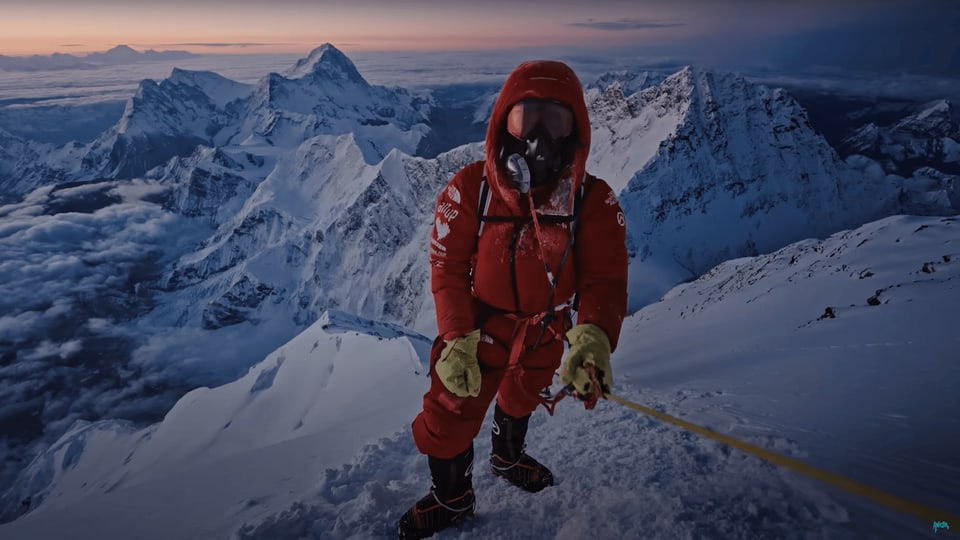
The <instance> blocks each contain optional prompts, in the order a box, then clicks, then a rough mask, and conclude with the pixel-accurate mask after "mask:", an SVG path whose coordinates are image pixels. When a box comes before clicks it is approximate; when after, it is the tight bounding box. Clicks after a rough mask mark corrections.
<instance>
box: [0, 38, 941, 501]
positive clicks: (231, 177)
mask: <svg viewBox="0 0 960 540" xmlns="http://www.w3.org/2000/svg"><path fill="white" fill-rule="evenodd" d="M585 95H586V99H587V103H588V107H589V110H590V114H591V121H592V126H591V127H592V130H593V133H592V137H593V147H592V149H591V158H590V163H589V165H588V170H589V171H590V172H592V173H594V174H597V175H598V176H600V177H602V178H604V179H606V180H607V181H608V182H609V183H610V184H611V185H612V186H613V187H614V190H615V192H616V193H618V195H619V197H620V200H621V204H622V206H623V207H624V211H625V214H626V219H627V228H628V235H629V239H628V241H629V247H630V251H631V255H632V259H631V282H630V305H631V310H638V309H640V308H642V307H643V306H645V305H648V304H650V303H652V302H655V301H657V300H658V299H659V298H660V297H661V296H662V295H663V294H664V293H666V292H667V291H669V290H670V289H671V288H672V287H673V286H674V285H676V284H677V283H680V282H683V281H688V280H691V279H694V278H696V277H698V276H700V275H702V274H703V273H705V272H707V271H708V270H710V269H711V268H713V267H714V266H715V265H716V264H718V263H720V262H723V261H725V260H728V259H732V258H737V257H742V256H751V255H757V254H760V253H765V252H770V251H773V250H776V249H778V248H781V247H782V246H784V245H787V244H789V243H791V242H795V241H797V240H802V239H805V238H810V237H821V238H822V237H825V236H827V235H829V234H831V233H833V232H836V231H838V230H841V229H846V228H850V227H855V226H859V225H861V224H863V223H866V222H868V221H872V220H875V219H879V218H882V217H884V216H889V215H894V214H900V213H923V214H931V215H951V214H956V213H957V212H958V209H960V195H958V190H960V186H958V180H957V177H956V176H953V175H951V174H949V173H946V172H943V171H939V170H937V169H933V168H926V169H921V170H918V171H917V172H916V174H915V175H914V176H911V177H909V178H904V177H902V176H896V175H891V174H888V172H886V171H884V170H883V167H882V165H881V164H879V163H878V162H876V161H874V160H873V159H871V158H869V157H865V156H860V155H854V156H851V157H849V158H847V159H846V160H841V159H840V158H839V157H838V155H837V154H836V152H835V151H834V150H833V149H832V148H830V146H829V145H828V144H827V143H826V142H825V141H824V139H823V138H822V137H820V136H819V135H818V134H817V132H816V130H815V129H814V128H813V126H811V125H810V122H809V120H808V119H807V117H806V114H805V112H804V110H803V109H802V108H801V107H800V106H799V105H798V104H797V103H796V101H794V100H793V99H792V98H790V96H789V95H788V94H786V93H785V92H784V91H782V90H778V89H770V88H767V87H764V86H760V85H755V84H750V83H748V82H747V81H746V80H744V79H743V78H741V77H738V76H735V75H728V74H721V73H715V72H711V71H704V70H700V69H695V68H685V69H683V70H680V71H679V72H677V73H675V74H673V75H670V76H669V77H661V76H659V75H644V74H641V73H635V72H623V73H614V74H610V75H607V76H604V77H601V79H600V80H599V81H596V82H591V83H590V84H588V85H587V89H586V94H585ZM491 105H492V99H491V96H490V95H485V96H483V97H481V98H478V101H477V102H476V103H472V104H471V105H470V107H476V109H475V111H474V114H473V119H474V120H476V119H478V118H479V119H485V118H486V116H485V114H488V111H485V110H484V107H485V106H486V107H488V106H491ZM434 113H438V114H440V113H442V111H438V110H436V102H435V101H434V100H433V99H432V97H431V96H430V95H429V94H411V93H410V92H408V91H406V90H403V89H399V88H384V87H377V86H372V85H369V84H368V83H366V81H365V80H364V79H363V77H362V76H361V75H360V74H359V73H358V72H357V70H356V68H355V67H354V66H353V64H352V63H351V62H350V61H349V59H348V58H347V57H346V56H344V55H343V53H341V52H340V51H338V50H337V49H335V48H334V47H332V46H330V45H324V46H322V47H320V48H318V49H316V50H315V51H313V52H312V53H311V54H310V55H309V56H308V57H306V58H304V59H302V60H301V61H300V62H297V64H296V65H294V66H292V67H291V68H289V69H288V70H286V71H285V72H284V73H283V74H276V73H272V74H269V75H267V76H266V77H264V78H262V79H261V80H260V81H259V82H258V83H256V84H254V85H247V84H241V83H237V82H234V81H231V80H229V79H226V78H223V77H221V76H219V75H217V74H215V73H210V72H191V71H185V70H174V72H173V73H172V74H171V76H170V77H168V78H167V79H164V80H162V81H160V82H154V81H144V82H143V83H142V84H141V85H140V88H139V90H138V91H137V93H136V95H135V96H134V97H133V98H131V99H130V101H129V102H128V103H127V106H126V110H125V112H124V115H123V118H122V119H121V121H120V122H119V123H118V124H117V125H116V126H114V127H113V128H111V129H110V130H108V131H107V132H105V133H103V134H102V135H101V136H100V137H98V138H97V140H95V141H93V142H92V143H90V144H78V143H72V144H67V145H63V146H54V145H40V144H37V143H34V142H29V141H24V140H22V139H19V138H17V137H14V136H12V135H9V134H7V133H3V132H0V203H4V202H5V203H7V204H5V205H4V206H0V250H2V251H3V253H4V254H5V255H6V256H5V257H3V259H4V262H3V263H0V265H2V266H0V268H3V269H4V270H5V271H6V273H5V274H3V275H4V276H6V277H5V278H4V281H3V282H2V283H0V293H3V294H0V302H2V304H0V305H2V306H3V308H4V309H3V312H2V313H0V357H2V358H3V362H2V363H0V383H2V384H0V394H2V396H0V397H2V398H3V401H4V402H5V403H16V404H18V405H17V406H15V407H7V408H4V409H0V422H3V423H4V425H10V426H12V428H16V429H18V430H20V431H19V433H22V434H24V435H23V436H17V437H13V438H10V439H9V440H6V441H5V442H3V443H2V444H4V445H6V446H7V447H8V448H11V449H12V451H9V452H5V459H6V464H5V468H4V469H3V470H2V471H0V479H7V478H11V477H12V474H13V473H15V472H16V471H18V470H19V469H20V468H21V467H22V466H23V465H25V463H24V460H25V459H29V457H30V456H32V455H33V453H35V452H37V451H39V450H40V449H41V448H43V446H44V444H45V443H49V442H52V441H53V440H56V439H57V438H59V437H60V435H61V434H63V433H64V432H66V431H67V430H68V429H69V427H70V425H71V424H72V423H73V422H74V420H78V419H87V420H93V419H99V418H104V417H106V418H127V419H134V420H138V421H142V420H144V419H157V417H158V416H159V415H161V414H162V413H163V412H165V411H166V410H167V408H168V407H169V406H170V405H172V404H173V402H174V401H176V398H177V397H179V395H180V393H182V391H184V390H185V387H194V386H219V385H222V384H225V383H228V382H229V381H232V380H234V379H236V378H237V377H239V376H241V375H242V374H243V373H244V372H246V370H247V369H248V368H249V366H251V365H253V364H254V363H255V362H257V361H259V360H261V359H262V358H264V357H265V356H267V355H268V354H269V353H270V352H271V351H273V350H274V349H276V348H277V347H279V346H280V345H282V344H283V343H285V342H287V341H288V340H290V339H292V338H294V337H295V336H296V335H297V334H298V333H300V332H301V331H303V330H304V329H305V328H307V327H309V326H310V325H311V324H312V323H313V322H314V321H316V320H318V318H320V317H322V316H323V314H324V313H326V312H328V311H329V310H331V309H334V310H342V311H346V312H349V313H352V314H355V315H359V316H362V317H365V318H369V319H373V320H377V321H380V322H381V323H391V324H399V325H403V326H405V327H407V328H410V329H411V331H415V332H418V333H420V334H423V335H427V336H430V335H432V333H433V330H434V315H433V310H432V298H431V297H430V295H429V294H428V293H429V283H428V276H429V268H428V265H427V257H426V249H425V246H426V245H427V241H428V235H429V228H430V225H431V219H430V216H431V213H432V209H433V204H434V201H435V197H436V195H437V193H438V192H439V190H440V189H441V187H442V186H443V185H444V183H445V182H446V181H447V180H448V179H449V178H450V177H451V176H452V175H453V174H454V173H455V172H456V171H457V170H458V169H459V168H460V167H462V166H463V165H465V164H467V163H469V162H471V161H474V160H477V159H481V158H482V155H483V148H482V142H480V141H478V142H474V143H470V144H466V145H463V146H458V147H455V148H453V149H450V150H448V151H445V152H442V153H440V154H439V155H437V156H436V157H435V158H430V159H425V158H421V157H416V156H415V154H416V153H417V150H418V148H420V147H421V145H422V144H423V142H424V141H425V140H426V138H427V137H428V136H430V137H433V139H432V140H434V141H436V140H438V139H442V138H443V132H442V131H432V130H441V129H443V127H442V124H441V123H439V122H433V121H432V120H433V119H434V118H435V117H434ZM918 136H919V135H918ZM76 282H79V283H81V284H82V286H80V287H73V285H72V284H73V283H76ZM378 324H380V323H378ZM105 351H107V353H105ZM105 357H106V358H109V360H110V361H105ZM55 373H60V374H61V375H57V376H56V378H52V376H51V374H55ZM67 375H68V376H67ZM74 381H87V383H86V384H85V385H78V384H76V383H75V382H74ZM145 398H146V399H145ZM25 425H26V426H28V427H29V429H23V426H25ZM131 429H133V428H131ZM11 432H12V431H11ZM60 448H61V449H63V447H60ZM38 474H39V476H40V477H43V478H46V477H44V474H45V473H44V474H40V473H36V474H33V476H31V478H36V477H37V475H38ZM26 482H27V483H26V484H24V481H23V480H22V481H21V482H20V483H18V484H17V486H18V487H17V488H16V489H15V490H14V491H12V492H10V494H8V496H7V498H6V499H5V500H6V503H7V506H6V507H5V508H4V514H5V515H7V516H8V517H9V516H12V515H16V514H17V513H19V512H20V511H22V510H24V508H21V507H20V506H19V503H20V501H22V500H24V497H25V496H29V494H30V493H35V494H36V493H39V492H40V490H41V487H37V486H38V484H35V483H33V482H34V480H29V481H26ZM40 484H43V482H42V481H41V482H40ZM25 485H26V486H27V487H24V486H25Z"/></svg>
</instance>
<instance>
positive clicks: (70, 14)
mask: <svg viewBox="0 0 960 540" xmlns="http://www.w3.org/2000/svg"><path fill="white" fill-rule="evenodd" d="M850 5H851V4H850V3H846V4H844V5H841V3H838V2H828V1H824V0H808V1H805V2H797V1H789V0H788V1H782V0H781V1H770V2H763V1H759V0H729V1H723V0H687V1H683V0H681V1H665V0H634V1H622V0H594V1H591V2H576V1H569V0H554V1H550V2H544V1H528V2H523V1H520V0H510V1H504V0H474V1H469V2H467V1H457V0H446V1H436V0H351V1H322V0H313V1H309V0H269V1H258V0H233V1H223V0H221V1H212V0H189V1H186V0H168V1H152V0H151V1H144V0H125V1H120V0H89V1H87V0H32V1H24V0H2V1H0V54H3V55H31V54H50V53H54V52H62V53H72V54H84V53H88V52H93V51H102V50H105V49H107V48H110V47H112V46H114V45H117V44H127V45H130V46H132V47H134V48H137V49H147V48H155V49H178V50H188V51H191V52H200V53H233V54H236V53H274V52H277V53H279V52H285V53H286V52H289V53H294V52H304V51H308V50H310V49H311V48H313V47H314V46H316V45H317V44H319V43H323V42H331V43H334V44H336V45H337V46H338V47H340V48H342V49H345V50H399V49H483V48H507V47H523V46H542V45H585V46H601V47H602V46H615V45H627V44H629V45H643V44H659V45H662V44H669V43H674V42H683V41H685V40H691V39H700V38H702V37H704V36H723V35H729V36H737V35H740V36H742V35H745V34H746V35H753V36H763V35H764V34H777V33H784V32H794V31H802V30H806V29H811V28H816V27H817V26H818V25H822V24H824V21H837V20H844V19H851V18H853V17H855V13H856V11H857V10H856V9H853V8H851V7H850Z"/></svg>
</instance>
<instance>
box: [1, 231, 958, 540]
mask: <svg viewBox="0 0 960 540" xmlns="http://www.w3.org/2000/svg"><path fill="white" fill-rule="evenodd" d="M958 227H960V222H958V220H957V219H955V218H937V217H929V218H922V217H906V216H901V217H892V218H887V219H884V220H881V221H878V222H874V223H870V224H867V225H865V226H863V227H861V228H858V229H855V230H850V231H845V232H842V233H838V234H836V235H833V236H831V237H830V238H828V239H826V240H823V241H819V240H805V241H802V242H799V243H796V244H792V245H790V246H787V247H785V248H783V249H781V250H779V251H777V252H775V253H772V254H769V255H763V256H759V257H754V258H747V259H738V260H733V261H728V262H725V263H723V264H721V265H719V266H718V267H716V268H714V269H712V270H711V271H710V272H708V273H707V274H706V275H704V276H703V277H701V278H700V279H698V280H696V281H694V282H691V283H689V284H685V285H681V286H679V287H677V288H675V289H673V290H672V291H671V292H670V293H669V294H668V295H666V297H665V298H664V300H662V301H661V302H658V303H655V304H652V305H650V306H647V307H646V308H644V309H642V310H640V311H639V312H637V313H635V314H634V315H632V316H631V317H629V318H628V320H627V321H626V322H625V325H624V330H623V337H622V341H621V343H622V344H621V346H620V348H619V350H618V351H617V352H616V353H615V354H614V358H613V366H614V372H615V374H616V384H615V387H614V391H615V392H616V393H618V394H620V395H623V396H625V397H627V398H628V399H632V400H635V401H638V402H640V403H644V404H647V405H649V406H652V407H655V408H657V409H659V410H663V411H666V412H668V413H670V414H673V415H676V416H680V417H682V418H684V419H686V420H688V421H692V422H696V423H700V424H703V425H706V426H708V427H710V428H711V429H713V430H715V431H719V432H722V433H728V434H730V435H733V436H735V437H738V438H741V439H745V440H747V441H750V442H752V443H754V444H758V445H760V446H763V447H766V448H769V449H771V450H773V451H776V452H780V453H784V454H787V455H790V456H793V457H796V458H798V459H802V460H804V461H807V462H809V463H812V464H815V465H818V466H820V467H823V468H827V469H829V470H833V471H835V472H838V473H840V474H844V475H847V476H850V477H852V478H854V479H856V480H858V481H861V482H864V483H867V484H870V485H873V486H876V487H878V488H880V489H883V490H885V491H888V492H891V493H894V494H896V495H898V496H901V497H904V498H908V499H911V500H914V501H917V502H920V503H922V504H925V505H928V506H932V507H934V508H939V509H942V510H944V511H945V512H949V513H950V514H951V515H957V513H958V512H960V504H958V501H957V499H956V498H955V497H954V494H955V493H956V492H957V490H958V489H960V458H958V456H960V436H958V433H960V398H958V395H957V394H956V392H954V391H952V390H953V389H955V388H956V387H957V385H958V383H960V369H958V367H960V366H958V365H957V363H956V350H957V347H958V344H960V341H958V338H957V336H956V333H955V332H954V331H953V329H955V328H956V327H957V324H958V323H960V317H958V315H957V311H956V310H955V309H953V307H954V306H955V305H956V303H957V301H958V300H960V230H958ZM827 308H830V310H829V313H832V315H827V313H828V311H827ZM427 346H428V340H426V338H423V337H418V336H416V335H414V334H411V333H403V332H402V331H401V330H399V329H397V328H388V327H384V326H383V325H380V324H376V323H370V322H364V321H362V320H360V319H356V318H350V317H347V316H345V315H344V314H340V313H333V314H331V315H328V316H325V317H323V318H321V319H320V320H319V321H318V322H317V323H316V324H315V325H313V326H312V327H311V328H309V329H308V330H306V331H305V332H304V333H302V334H301V335H299V336H298V337H296V338H295V339H294V340H292V341H291V342H290V343H288V344H287V345H284V346H283V347H281V348H280V349H278V350H277V351H276V352H274V353H272V354H270V355H268V356H267V358H266V359H264V361H263V362H261V363H260V364H258V365H256V366H254V367H253V368H252V369H251V370H250V372H249V373H248V374H247V375H246V376H245V377H243V378H241V379H239V380H238V381H236V382H234V383H230V384H228V385H225V386H222V387H219V388H213V389H199V390H195V391H194V392H191V393H190V394H187V395H186V396H184V398H183V399H181V400H180V401H179V402H178V404H177V405H176V406H175V407H174V408H173V410H172V411H171V412H170V413H169V414H168V415H167V417H166V418H165V419H164V421H163V422H161V423H159V424H156V425H154V426H151V427H148V428H145V429H141V430H134V429H132V428H129V427H126V426H122V425H118V424H116V423H112V422H108V423H101V424H92V425H89V424H85V425H78V426H77V427H76V428H75V429H74V430H72V431H71V432H70V433H68V434H66V435H65V436H64V437H63V438H62V439H61V440H60V441H59V442H58V443H57V444H56V445H55V446H54V447H52V448H51V450H50V451H48V452H47V453H45V454H44V455H43V456H41V457H39V458H38V459H37V460H36V461H35V462H34V464H33V465H31V467H30V468H29V469H28V471H27V473H25V475H24V476H23V477H22V478H21V480H20V482H19V483H18V484H17V486H18V487H19V488H21V489H22V491H21V494H22V495H26V494H28V493H29V494H33V495H34V497H35V500H36V501H40V499H41V497H43V500H42V502H34V503H33V504H35V505H36V506H37V507H36V508H35V510H34V511H33V512H31V513H30V514H28V515H26V516H25V517H23V518H21V519H20V520H18V521H16V522H13V523H11V524H7V525H3V526H0V536H3V537H4V538H7V537H10V538H31V539H37V540H42V539H45V538H59V537H61V536H62V534H63V532H64V531H70V534H71V537H72V538H78V539H84V538H90V539H105V538H132V537H136V538H143V539H150V538H164V539H170V538H243V539H268V538H269V539H277V538H380V537H389V535H390V534H391V533H392V528H393V526H394V523H395V520H396V519H397V518H398V517H399V515H400V514H401V513H402V512H403V510H405V508H406V507H407V506H408V505H409V504H411V503H412V502H413V501H414V500H415V499H416V498H418V497H419V496H420V495H422V493H423V492H424V490H425V489H426V487H427V485H428V477H427V471H426V461H425V459H424V458H423V457H422V456H420V455H419V454H418V453H417V452H416V450H415V448H414V446H413V444H412V440H411V437H410V432H409V429H408V427H407V426H408V424H409V422H410V420H411V419H412V417H413V415H414V414H415V413H416V412H417V410H418V408H419V404H420V396H421V394H422V392H423V391H425V389H426V387H427V380H426V378H425V377H424V374H423V372H422V371H423V369H422V366H423V362H424V356H423V354H424V352H425V350H426V347H427ZM488 451H489V438H488V436H487V435H486V433H484V434H482V435H481V436H480V437H479V438H478V440H477V454H478V456H479V457H478V467H477V471H476V473H475V487H476V489H477V491H478V508H479V510H478V512H479V514H478V517H477V519H476V520H475V521H473V522H472V523H470V524H469V525H467V527H466V528H465V529H463V530H454V531H450V532H447V533H443V534H441V535H439V536H438V538H497V539H501V538H583V537H585V536H596V537H603V538H667V537H669V538H702V537H711V538H712V537H723V538H822V537H827V538H894V537H895V538H908V537H919V536H920V535H923V534H929V533H930V523H927V522H920V521H919V520H916V519H914V518H912V517H909V516H903V515H900V514H897V513H895V512H893V511H890V510H888V509H886V508H883V507H878V506H876V505H874V504H872V503H869V502H866V501H863V500H860V499H857V498H856V497H853V496H851V495H848V494H845V493H843V492H839V491H837V490H835V489H833V488H829V487H825V486H824V485H822V484H818V483H816V482H815V481H813V480H810V479H807V478H805V477H802V476H799V475H797V474H795V473H792V472H787V471H784V470H781V469H777V468H775V467H774V466H772V465H769V464H767V463H764V462H761V461H760V460H758V459H756V458H753V457H749V456H746V455H744V454H742V453H740V452H738V451H736V450H730V449H728V448H726V447H724V446H722V445H720V444H719V443H714V442H711V441H708V440H704V439H701V438H699V437H697V436H696V435H693V434H690V433H687V432H684V431H682V430H679V429H678V428H674V427H670V426H667V425H665V424H661V423H659V422H657V421H655V420H653V419H650V418H647V417H644V416H641V415H639V414H637V413H635V412H633V411H632V410H629V409H626V408H622V407H620V406H619V405H616V404H614V403H612V402H602V403H601V404H600V406H599V407H598V408H597V410H595V411H592V412H588V411H584V410H583V409H582V408H581V407H580V405H579V404H577V403H576V402H573V401H569V402H568V401H565V402H563V403H562V404H561V405H560V407H559V409H558V414H557V415H556V416H555V417H548V416H546V414H545V413H544V412H543V411H538V412H537V413H535V415H534V419H533V422H532V427H531V434H530V437H529V446H528V451H529V452H531V454H533V455H536V456H537V457H538V458H540V459H542V460H543V461H544V462H546V463H548V464H550V465H551V466H552V467H553V470H554V472H555V474H556V476H557V478H558V483H557V485H556V486H554V487H552V488H549V489H548V490H546V491H544V492H542V493H540V494H536V495H531V494H526V493H522V492H520V491H518V490H516V489H515V488H513V487H510V486H508V485H507V484H505V483H503V482H502V481H497V480H495V479H494V477H493V476H492V475H491V474H489V473H488V472H487V471H486V469H485V468H484V467H482V466H481V465H482V460H483V456H484V455H486V453H487V452H488ZM945 519H946V518H945Z"/></svg>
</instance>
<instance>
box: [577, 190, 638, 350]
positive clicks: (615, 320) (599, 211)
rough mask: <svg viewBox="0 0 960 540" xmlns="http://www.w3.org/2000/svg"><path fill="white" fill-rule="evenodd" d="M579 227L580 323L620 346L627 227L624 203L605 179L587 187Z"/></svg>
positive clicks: (624, 308) (625, 283) (625, 278)
mask: <svg viewBox="0 0 960 540" xmlns="http://www.w3.org/2000/svg"><path fill="white" fill-rule="evenodd" d="M577 227H578V230H577V239H576V243H575V244H574V245H575V247H576V250H575V253H574V257H575V259H574V260H575V264H576V269H577V297H578V309H577V323H578V324H582V323H593V324H595V325H597V326H599V327H600V328H602V329H603V330H604V331H605V332H606V333H607V337H608V338H610V345H611V347H612V348H613V349H616V348H617V342H618V341H619V338H620V327H621V325H622V324H623V318H624V317H625V316H626V313H627V240H626V239H627V229H626V220H625V219H624V216H623V211H622V210H621V208H620V204H619V203H618V202H617V198H616V196H615V195H614V193H613V190H611V189H610V186H609V185H607V183H606V182H604V181H603V180H594V181H593V185H592V186H589V187H588V188H587V194H586V196H585V200H584V201H583V208H582V210H581V214H580V221H579V224H578V225H577Z"/></svg>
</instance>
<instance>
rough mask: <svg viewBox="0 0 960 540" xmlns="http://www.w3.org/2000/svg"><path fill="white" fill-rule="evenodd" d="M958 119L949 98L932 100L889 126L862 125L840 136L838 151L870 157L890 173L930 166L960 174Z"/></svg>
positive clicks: (904, 172) (959, 124) (906, 171)
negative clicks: (841, 138)
mask: <svg viewBox="0 0 960 540" xmlns="http://www.w3.org/2000/svg"><path fill="white" fill-rule="evenodd" d="M958 118H960V114H958V113H957V112H956V111H954V107H953V105H952V104H951V103H950V102H949V101H946V100H938V101H934V102H932V103H928V104H926V105H925V106H923V107H922V108H921V110H920V111H919V112H917V113H914V114H911V115H908V116H906V117H904V118H902V119H901V120H899V121H897V122H895V123H893V124H891V125H889V126H878V125H877V124H875V123H873V122H871V123H869V124H866V125H864V126H863V127H861V128H860V129H858V130H856V131H855V132H854V133H852V134H851V135H850V136H848V137H847V138H846V139H844V141H843V143H842V144H841V146H840V150H841V151H843V152H845V153H855V154H861V155H864V156H868V157H870V158H873V159H875V160H877V161H879V162H880V163H881V164H882V165H883V168H884V170H886V171H887V172H890V173H897V174H901V175H911V174H914V172H915V171H916V170H917V169H919V168H921V167H934V168H936V169H938V170H939V171H941V172H946V173H952V174H960V122H958Z"/></svg>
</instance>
